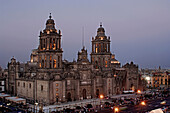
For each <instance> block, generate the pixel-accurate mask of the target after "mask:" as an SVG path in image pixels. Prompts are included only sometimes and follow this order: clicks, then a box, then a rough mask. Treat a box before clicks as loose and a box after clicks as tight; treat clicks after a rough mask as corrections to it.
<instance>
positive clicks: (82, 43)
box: [82, 26, 84, 47]
mask: <svg viewBox="0 0 170 113" xmlns="http://www.w3.org/2000/svg"><path fill="white" fill-rule="evenodd" d="M82 46H83V47H84V26H83V28H82Z"/></svg>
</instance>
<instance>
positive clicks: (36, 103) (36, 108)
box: [35, 102, 38, 113]
mask: <svg viewBox="0 0 170 113" xmlns="http://www.w3.org/2000/svg"><path fill="white" fill-rule="evenodd" d="M35 105H36V113H37V106H38V102H36V103H35Z"/></svg>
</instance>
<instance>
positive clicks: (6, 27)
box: [0, 0, 170, 68]
mask: <svg viewBox="0 0 170 113" xmlns="http://www.w3.org/2000/svg"><path fill="white" fill-rule="evenodd" d="M49 13H52V18H53V19H54V20H55V24H56V25H55V26H56V28H57V30H59V29H60V30H61V31H62V35H63V36H62V48H63V51H64V52H63V59H67V60H68V61H72V60H73V59H77V53H78V51H80V49H81V48H82V34H83V33H82V28H83V27H84V40H85V46H86V48H87V50H88V54H90V53H91V38H92V36H93V37H94V36H96V33H97V28H98V27H99V25H100V22H102V24H103V27H104V28H105V31H106V35H107V36H110V37H111V52H112V53H114V54H115V55H116V59H117V60H119V61H120V62H121V64H122V65H124V64H125V63H127V62H130V61H134V63H135V64H138V65H139V68H158V66H161V67H162V68H170V0H1V1H0V65H1V66H2V67H3V68H6V66H7V63H8V62H9V61H10V59H11V58H12V56H14V57H15V58H16V59H17V61H20V62H27V61H29V60H30V54H31V51H32V49H36V48H37V47H38V43H39V37H38V36H39V33H40V31H41V30H43V29H44V28H45V23H46V20H47V19H48V18H49ZM89 59H90V57H89Z"/></svg>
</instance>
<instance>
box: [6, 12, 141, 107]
mask: <svg viewBox="0 0 170 113" xmlns="http://www.w3.org/2000/svg"><path fill="white" fill-rule="evenodd" d="M61 40H62V35H61V31H60V30H57V29H56V28H55V22H54V20H53V19H52V17H51V15H50V16H49V19H48V20H47V21H46V27H45V29H44V30H43V31H41V32H40V36H39V46H38V48H37V49H34V50H33V51H32V53H31V56H30V57H31V58H30V61H28V62H27V63H20V62H17V61H16V59H15V58H12V59H11V61H10V62H9V63H8V69H7V72H6V75H7V78H6V81H7V83H6V86H7V91H8V93H10V94H13V95H17V96H19V97H23V98H26V99H27V101H28V102H32V103H34V102H39V103H43V104H56V103H58V102H66V101H74V100H81V99H90V98H98V97H99V95H100V94H103V95H104V96H112V95H115V94H121V93H122V92H123V91H124V90H136V89H138V80H139V76H138V66H137V65H135V64H133V62H131V63H130V64H129V63H127V64H126V65H124V66H122V67H121V64H120V62H119V61H117V60H116V59H115V55H114V54H112V53H111V52H110V42H111V39H110V37H107V36H106V35H105V29H104V28H103V26H102V24H101V25H100V27H99V28H98V30H97V35H96V36H95V38H94V37H92V52H91V54H90V56H91V60H89V59H88V53H87V50H86V49H85V47H84V46H83V48H82V49H81V50H80V51H79V52H78V59H77V61H73V62H68V61H67V60H62V59H63V58H62V55H63V50H62V47H61Z"/></svg>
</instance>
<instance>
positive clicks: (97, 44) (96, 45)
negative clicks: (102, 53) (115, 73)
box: [96, 44, 98, 53]
mask: <svg viewBox="0 0 170 113" xmlns="http://www.w3.org/2000/svg"><path fill="white" fill-rule="evenodd" d="M96 53H98V44H96Z"/></svg>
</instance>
